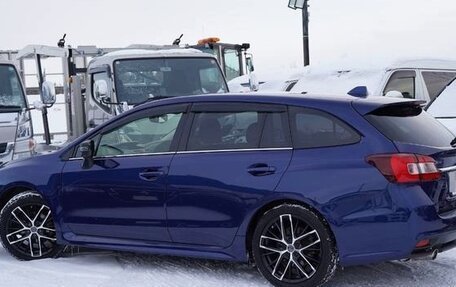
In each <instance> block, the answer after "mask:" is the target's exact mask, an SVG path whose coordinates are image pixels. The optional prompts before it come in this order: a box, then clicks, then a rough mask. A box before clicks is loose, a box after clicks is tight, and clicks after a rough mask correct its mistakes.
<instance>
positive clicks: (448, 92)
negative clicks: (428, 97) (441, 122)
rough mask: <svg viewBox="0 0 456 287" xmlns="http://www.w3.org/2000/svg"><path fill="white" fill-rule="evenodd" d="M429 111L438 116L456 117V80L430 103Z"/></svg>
mask: <svg viewBox="0 0 456 287" xmlns="http://www.w3.org/2000/svg"><path fill="white" fill-rule="evenodd" d="M427 111H428V112H429V113H430V114H431V115H433V116H434V117H436V118H456V81H453V82H452V83H451V84H450V85H449V86H447V87H446V88H445V89H444V90H443V92H442V93H440V95H438V96H437V97H436V98H435V100H434V101H433V102H431V103H430V104H429V106H428V107H427Z"/></svg>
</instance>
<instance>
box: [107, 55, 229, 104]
mask: <svg viewBox="0 0 456 287" xmlns="http://www.w3.org/2000/svg"><path fill="white" fill-rule="evenodd" d="M114 78H115V88H116V93H117V102H127V103H128V104H129V105H136V104H140V103H143V102H145V101H147V100H149V99H153V98H161V97H176V96H187V95H199V94H209V93H224V92H227V91H228V89H227V87H226V83H225V81H224V78H223V75H222V71H221V70H220V68H219V66H218V63H217V60H215V59H212V58H184V57H182V58H146V59H131V60H119V61H116V62H115V63H114Z"/></svg>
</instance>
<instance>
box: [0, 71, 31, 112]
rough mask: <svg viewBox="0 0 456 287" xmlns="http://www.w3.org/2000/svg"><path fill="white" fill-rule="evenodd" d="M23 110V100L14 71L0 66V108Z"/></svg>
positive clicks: (20, 87) (19, 83) (19, 84)
mask: <svg viewBox="0 0 456 287" xmlns="http://www.w3.org/2000/svg"><path fill="white" fill-rule="evenodd" d="M8 107H13V108H14V107H15V108H17V107H19V108H25V107H26V105H25V98H24V93H23V90H22V86H21V82H20V80H19V77H18V75H17V72H16V69H15V68H14V66H12V65H0V108H8Z"/></svg>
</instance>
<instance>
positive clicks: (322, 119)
mask: <svg viewBox="0 0 456 287" xmlns="http://www.w3.org/2000/svg"><path fill="white" fill-rule="evenodd" d="M290 117H291V131H292V136H293V145H294V147H295V148H321V147H332V146H341V145H349V144H355V143H358V142H359V141H360V140H361V137H360V135H359V134H358V133H357V132H356V131H355V130H354V129H353V128H351V127H350V126H348V125H347V124H346V123H344V122H342V121H341V120H339V119H338V118H336V117H334V116H332V115H330V114H328V113H324V112H321V111H317V110H312V109H306V108H297V107H291V108H290Z"/></svg>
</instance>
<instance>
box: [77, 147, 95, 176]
mask: <svg viewBox="0 0 456 287" xmlns="http://www.w3.org/2000/svg"><path fill="white" fill-rule="evenodd" d="M79 152H80V153H81V157H82V158H83V159H84V161H83V162H82V168H83V169H89V168H91V167H92V166H93V163H94V161H93V156H94V153H95V144H94V142H93V141H92V140H89V141H85V142H82V143H81V144H80V145H79Z"/></svg>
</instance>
